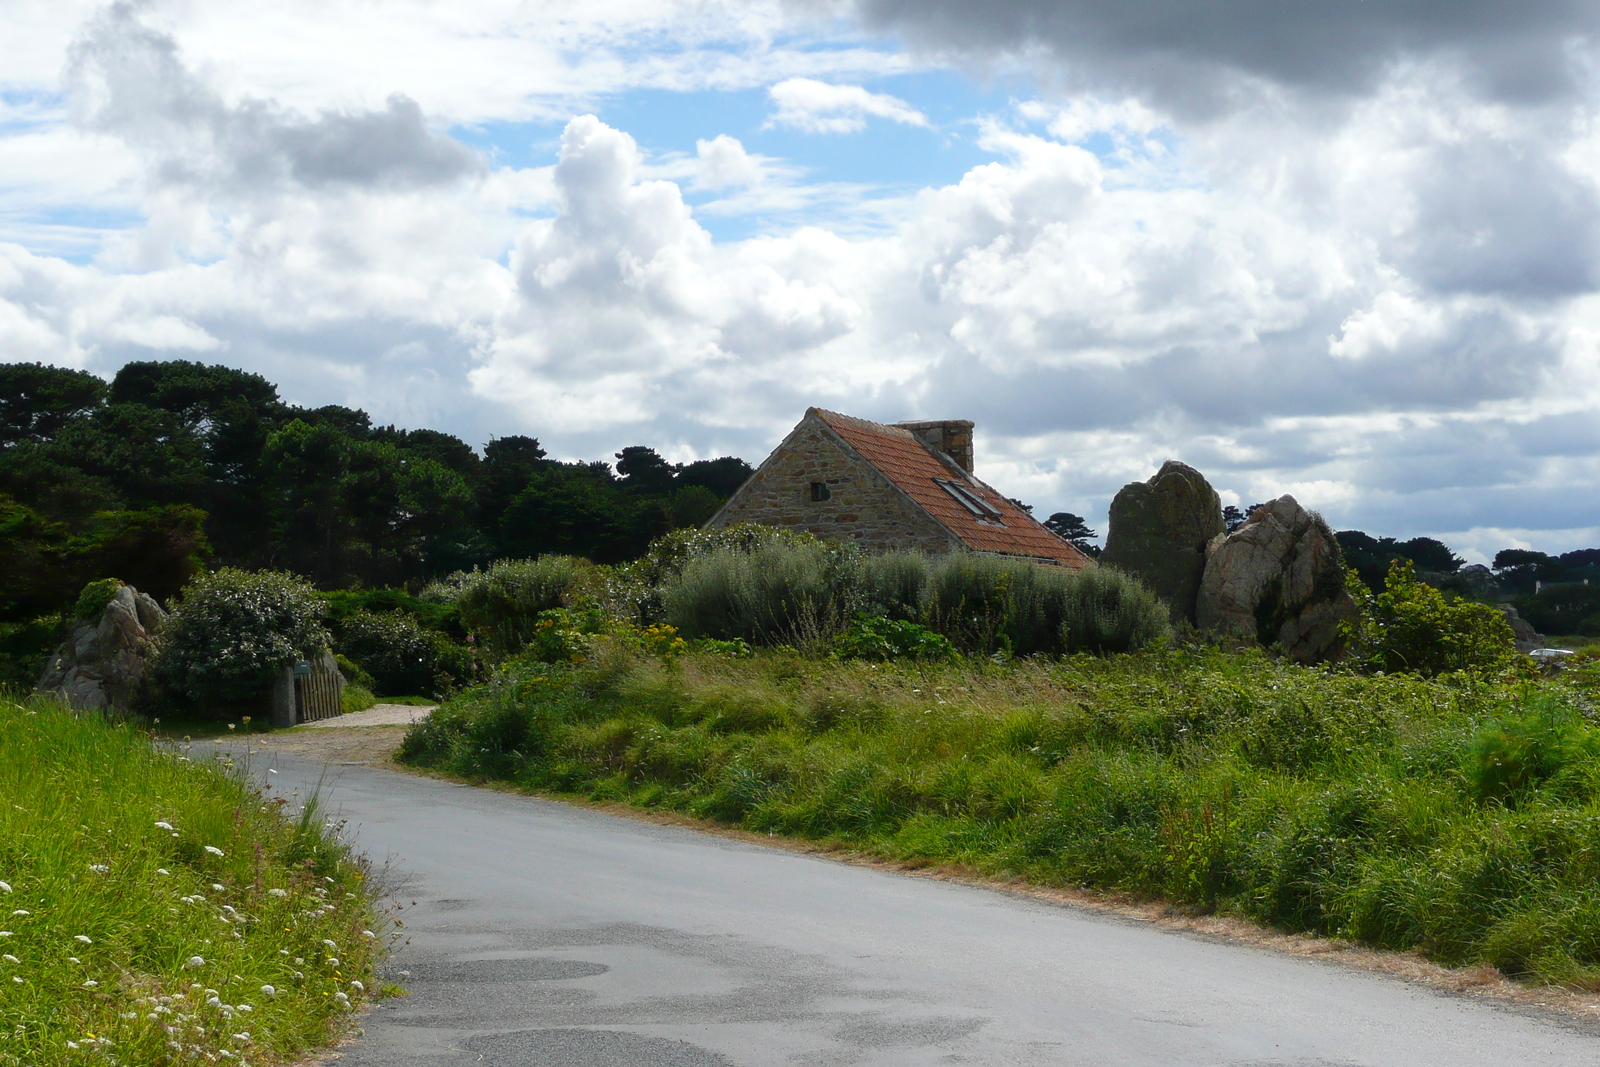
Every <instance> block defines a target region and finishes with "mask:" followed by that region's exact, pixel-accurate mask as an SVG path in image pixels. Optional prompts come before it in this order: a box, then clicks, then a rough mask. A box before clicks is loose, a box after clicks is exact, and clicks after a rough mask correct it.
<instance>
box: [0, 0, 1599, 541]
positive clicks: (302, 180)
mask: <svg viewBox="0 0 1600 1067" xmlns="http://www.w3.org/2000/svg"><path fill="white" fill-rule="evenodd" d="M1594 14H1595V13H1593V12H1588V11H1587V10H1586V9H1580V8H1575V7H1573V6H1572V5H1563V4H1555V3H1544V2H1542V0H1541V2H1535V3H1530V4H1528V5H1523V6H1520V7H1519V8H1517V9H1516V10H1515V11H1500V12H1499V13H1497V14H1496V13H1491V12H1487V11H1484V12H1479V11H1478V9H1476V8H1474V9H1472V10H1471V11H1456V12H1454V13H1453V14H1452V15H1451V17H1449V18H1445V17H1443V16H1442V15H1440V14H1439V13H1437V12H1434V11H1433V10H1432V9H1424V8H1422V7H1417V6H1416V5H1409V6H1397V5H1370V4H1368V5H1350V4H1344V5H1322V6H1317V7H1315V8H1311V7H1303V6H1297V5H1281V4H1270V3H1263V2H1262V0H1217V2H1214V3H1207V4H1199V3H1196V4H1194V5H1181V4H1180V5H1170V4H1161V5H1156V3H1155V0H1148V3H1146V2H1145V0H1130V3H1128V4H1123V5H1116V6H1114V7H1113V6H1107V5H1103V4H1093V3H1089V2H1088V0H1051V2H1048V3H1047V2H1044V0H1038V2H1035V0H997V2H991V3H984V4H979V3H976V2H975V0H929V2H927V3H925V4H921V5H909V6H908V5H898V4H889V3H886V2H880V0H839V2H837V3H825V4H817V3H810V4H801V3H784V2H777V0H774V2H772V3H761V2H753V3H739V4H733V3H728V4H722V3H716V2H711V3H706V2H690V0H683V2H665V3H652V4H643V3H638V2H636V0H590V2H588V3H583V4H578V3H568V2H565V0H546V2H543V3H527V4H521V3H514V2H513V3H507V2H500V0H495V2H489V0H481V2H480V0H460V2H458V3H456V4H453V5H449V6H448V8H447V7H444V6H441V5H437V4H432V3H428V2H426V0H393V2H392V3H389V4H385V5H383V8H382V10H381V11H379V10H378V9H375V8H373V7H372V6H371V5H370V4H366V3H363V2H361V0H317V2H315V3H313V2H311V0H283V2H282V3H280V4H278V5H274V6H272V7H271V8H270V9H267V8H262V7H261V6H260V5H249V4H245V3H243V2H242V0H216V2H214V3H209V4H206V5H193V4H189V3H185V2H180V0H143V2H140V3H130V4H115V5H108V4H106V3H103V2H101V0H55V2H51V3H46V2H44V0H16V2H15V3H13V4H9V5H6V6H5V7H4V8H0V42H5V43H4V44H0V56H3V58H4V59H5V60H6V62H4V63H0V352H3V353H4V356H3V358H8V359H26V360H35V359H37V360H44V361H46V362H52V363H57V364H61V365H70V366H79V367H86V368H89V369H92V370H94V371H96V372H97V373H101V374H105V375H110V374H112V373H114V372H115V370H116V368H117V367H118V366H120V365H121V363H123V362H125V361H127V360H130V359H150V358H191V359H206V360H215V361H220V362H225V363H230V364H232V365H237V366H245V367H248V368H249V369H252V370H257V371H260V372H261V373H263V374H266V375H267V376H268V377H270V378H272V379H273V380H274V381H277V382H279V383H280V385H281V387H282V390H283V392H284V394H285V396H286V397H288V398H290V399H292V400H295V401H297V402H301V403H313V404H315V403H343V404H350V405H354V406H360V407H363V408H366V409H367V410H369V411H371V412H372V413H373V415H374V417H375V418H376V419H378V420H379V421H381V422H395V423H399V424H401V425H410V426H433V427H436V428H440V429H445V430H448V431H451V432H454V433H457V434H459V435H461V436H462V437H463V438H465V439H466V440H468V441H470V442H472V443H474V444H482V442H483V441H485V440H487V439H488V438H489V437H490V436H494V435H503V434H508V433H532V434H534V435H536V436H539V437H540V438H541V439H542V440H544V441H545V442H546V443H547V445H548V446H549V447H550V448H551V449H552V451H553V452H555V453H556V454H558V455H563V456H571V457H596V456H604V455H609V454H610V453H612V452H614V451H616V450H617V449H619V448H621V447H623V446H624V445H629V444H649V445H652V446H655V447H658V448H660V449H661V450H662V451H663V452H665V453H667V454H668V455H670V456H671V457H672V458H674V459H679V460H687V459H692V458H696V457H702V456H710V455H720V454H725V453H729V452H733V453H736V454H740V455H744V456H746V457H747V458H750V459H752V460H757V459H759V458H760V457H761V456H762V455H763V454H765V452H766V450H767V449H769V448H770V447H771V446H772V445H773V444H775V443H776V442H777V440H779V439H780V438H781V436H782V435H783V433H784V432H785V431H786V430H787V429H788V428H789V427H790V426H792V425H793V423H794V422H795V421H796V420H797V419H798V418H799V417H800V414H801V413H802V412H803V411H804V409H805V407H806V406H808V405H810V404H820V405H823V406H828V407H833V408H837V409H839V410H844V411H847V412H851V413H853V414H858V415H862V416H866V417H871V418H880V419H885V420H893V419H907V418H930V417H965V418H971V419H974V420H975V421H976V422H977V424H978V465H979V473H980V474H981V475H982V476H984V477H985V478H987V479H988V480H989V481H991V482H992V483H993V484H995V485H996V486H997V487H999V488H1001V489H1003V490H1004V491H1006V492H1007V493H1008V494H1009V495H1013V496H1018V497H1021V498H1023V499H1026V500H1029V501H1031V502H1033V503H1035V504H1036V506H1038V507H1039V508H1040V509H1041V510H1042V511H1044V512H1046V513H1048V512H1050V511H1055V510H1071V511H1074V512H1077V513H1079V514H1083V515H1085V516H1087V517H1088V518H1089V519H1090V521H1091V524H1092V525H1093V524H1096V523H1102V522H1103V516H1104V514H1105V509H1106V505H1107V503H1108V501H1109V499H1110V497H1111V495H1112V494H1114V493H1115V491H1116V490H1117V488H1118V487H1120V486H1121V485H1122V484H1124V483H1125V482H1127V481H1130V480H1133V479H1136V478H1145V477H1148V476H1149V475H1150V474H1151V473H1152V472H1153V471H1154V470H1155V469H1156V468H1157V467H1158V466H1159V465H1160V463H1161V462H1162V460H1164V459H1166V458H1169V457H1172V458H1180V459H1185V460H1187V461H1189V462H1192V463H1195V464H1196V465H1197V466H1199V467H1200V468H1201V469H1202V470H1204V471H1206V473H1207V474H1208V475H1209V476H1210V477H1211V478H1212V480H1213V482H1214V483H1215V484H1216V485H1217V486H1218V488H1219V490H1221V491H1222V493H1223V495H1224V498H1225V499H1226V500H1228V501H1229V502H1235V503H1240V504H1249V503H1253V502H1256V501H1260V500H1265V499H1268V498H1271V497H1273V496H1277V495H1280V494H1283V493H1292V494H1294V495H1295V496H1296V497H1297V499H1300V500H1301V501H1302V502H1303V503H1306V504H1308V505H1311V506H1313V507H1317V508H1320V509H1322V510H1323V511H1324V512H1325V513H1326V514H1327V515H1328V517H1329V518H1330V520H1331V521H1333V522H1334V523H1335V524H1336V525H1339V526H1357V527H1362V528H1369V529H1372V530H1373V531H1374V532H1379V533H1388V534H1393V535H1396V536H1402V537H1409V536H1414V535H1418V534H1428V535H1432V536H1438V537H1442V538H1444V539H1445V540H1447V541H1448V542H1449V543H1451V544H1452V545H1455V546H1456V547H1458V548H1459V549H1460V550H1462V551H1464V552H1466V553H1467V554H1469V556H1472V557H1473V558H1479V559H1481V558H1487V557H1488V556H1492V554H1493V552H1494V551H1495V550H1497V549H1498V548H1501V547H1507V546H1510V545H1519V546H1534V547H1539V548H1544V549H1548V550H1563V549H1566V548H1572V547H1579V546H1583V545H1588V544H1594V543H1600V512H1597V509H1596V508H1594V507H1593V506H1592V505H1590V504H1588V503H1587V501H1590V500H1593V499H1595V494H1594V490H1595V486H1596V481H1597V479H1600V358H1597V352H1596V347H1597V343H1600V342H1597V339H1600V299H1597V292H1600V133H1597V132H1594V131H1600V122H1597V121H1595V120H1596V119H1597V118H1600V115H1596V114H1595V110H1596V109H1595V100H1596V99H1597V94H1596V91H1595V90H1596V86H1595V84H1594V83H1593V80H1592V74H1591V73H1590V72H1591V71H1593V70H1595V69H1600V66H1597V65H1596V64H1595V63H1594V60H1595V59H1596V58H1600V57H1596V56H1594V55H1592V54H1591V53H1592V48H1591V46H1590V45H1589V44H1588V43H1587V42H1589V41H1592V40H1600V25H1592V23H1596V22H1597V21H1600V18H1597V17H1592V16H1594ZM1491 15H1492V16H1493V17H1491ZM1507 34H1512V35H1513V36H1515V38H1516V39H1517V40H1518V41H1520V42H1521V44H1520V45H1519V47H1518V49H1507V48H1505V47H1504V41H1505V40H1507V39H1508V37H1507ZM1313 39H1314V40H1317V41H1320V42H1323V44H1322V46H1320V47H1318V48H1316V49H1311V50H1307V49H1306V48H1305V47H1304V42H1306V41H1307V40H1313Z"/></svg>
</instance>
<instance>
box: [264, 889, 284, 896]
mask: <svg viewBox="0 0 1600 1067" xmlns="http://www.w3.org/2000/svg"><path fill="white" fill-rule="evenodd" d="M288 895H289V891H288V890H287V889H269V890H267V896H269V897H286V896H288Z"/></svg>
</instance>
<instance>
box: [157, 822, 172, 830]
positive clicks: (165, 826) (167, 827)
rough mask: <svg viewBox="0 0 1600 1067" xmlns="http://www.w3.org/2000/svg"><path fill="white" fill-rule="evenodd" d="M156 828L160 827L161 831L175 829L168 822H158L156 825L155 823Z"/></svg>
mask: <svg viewBox="0 0 1600 1067" xmlns="http://www.w3.org/2000/svg"><path fill="white" fill-rule="evenodd" d="M156 826H158V827H160V828H161V829H163V830H172V829H175V827H174V826H173V825H172V824H171V823H170V822H158V823H156Z"/></svg>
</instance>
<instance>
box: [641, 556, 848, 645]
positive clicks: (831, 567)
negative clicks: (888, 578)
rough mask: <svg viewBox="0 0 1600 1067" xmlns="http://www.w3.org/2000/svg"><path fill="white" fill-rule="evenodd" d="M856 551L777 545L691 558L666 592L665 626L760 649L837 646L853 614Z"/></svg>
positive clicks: (664, 596)
mask: <svg viewBox="0 0 1600 1067" xmlns="http://www.w3.org/2000/svg"><path fill="white" fill-rule="evenodd" d="M854 558H855V557H854V554H853V553H852V552H850V551H849V550H848V549H847V548H846V547H844V546H837V545H824V544H820V543H811V544H807V543H805V542H798V543H785V542H782V541H772V542H769V543H767V544H764V545H760V546H758V547H756V548H755V549H753V550H751V551H749V552H745V551H741V550H739V549H736V548H724V549H719V550H717V551H714V552H712V553H710V554H708V555H704V556H699V557H696V558H693V559H691V560H690V561H689V562H688V564H686V565H685V566H684V568H683V571H682V573H681V574H679V575H678V576H677V577H675V578H672V579H669V580H668V582H667V584H666V585H665V586H664V587H663V589H662V591H661V597H662V603H663V606H664V608H665V611H666V616H667V621H668V622H670V623H671V624H672V625H673V626H676V627H677V628H678V629H679V630H681V631H683V632H684V633H685V634H687V635H688V636H690V637H716V638H721V639H723V640H731V639H733V638H742V639H744V640H746V641H748V642H750V643H751V644H756V645H779V644H794V645H814V644H817V643H820V642H829V641H831V640H832V639H833V638H834V637H835V636H836V635H837V634H838V633H839V632H840V631H841V630H842V629H843V628H844V621H845V620H846V619H847V618H849V617H850V615H851V614H853V609H854V596H853V594H854V589H853V586H854V581H853V577H854V576H853V574H852V567H851V564H852V563H853V562H854Z"/></svg>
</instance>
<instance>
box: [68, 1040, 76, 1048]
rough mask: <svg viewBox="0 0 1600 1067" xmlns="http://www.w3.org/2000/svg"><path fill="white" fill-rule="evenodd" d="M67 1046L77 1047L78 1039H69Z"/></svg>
mask: <svg viewBox="0 0 1600 1067" xmlns="http://www.w3.org/2000/svg"><path fill="white" fill-rule="evenodd" d="M67 1047H68V1048H71V1049H75V1048H77V1047H78V1043H77V1042H76V1041H68V1042H67Z"/></svg>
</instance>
